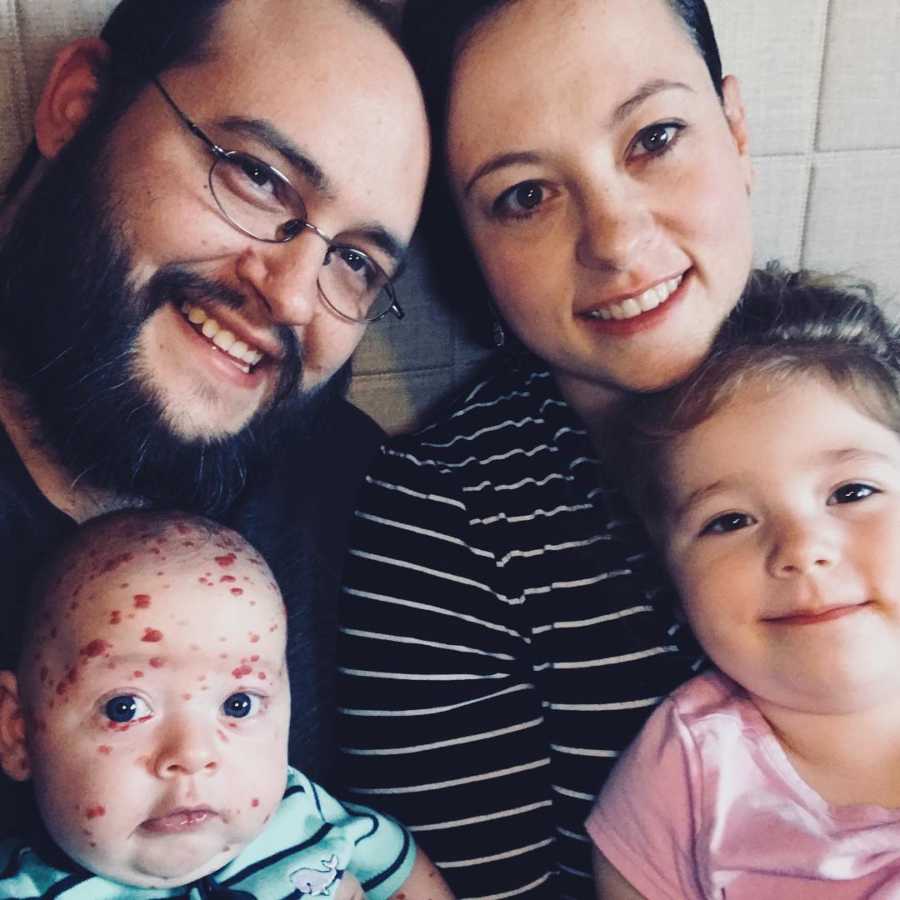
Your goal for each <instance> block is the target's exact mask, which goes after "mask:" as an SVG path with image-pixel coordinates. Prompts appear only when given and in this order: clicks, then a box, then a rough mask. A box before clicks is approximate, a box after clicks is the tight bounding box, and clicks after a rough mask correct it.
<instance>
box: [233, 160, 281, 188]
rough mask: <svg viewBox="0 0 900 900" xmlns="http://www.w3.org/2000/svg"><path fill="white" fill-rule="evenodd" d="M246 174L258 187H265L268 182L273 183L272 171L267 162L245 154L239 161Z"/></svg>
mask: <svg viewBox="0 0 900 900" xmlns="http://www.w3.org/2000/svg"><path fill="white" fill-rule="evenodd" d="M239 165H240V167H241V170H242V171H243V173H244V175H246V176H247V178H249V179H250V181H252V182H253V183H254V184H255V185H256V186H257V187H265V186H266V185H267V184H272V183H273V178H272V171H271V169H269V167H268V166H267V165H265V163H261V162H259V160H256V159H253V157H250V156H245V157H243V158H242V159H241V161H240V163H239Z"/></svg>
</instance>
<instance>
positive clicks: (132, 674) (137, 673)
mask: <svg viewBox="0 0 900 900" xmlns="http://www.w3.org/2000/svg"><path fill="white" fill-rule="evenodd" d="M131 677H132V678H143V677H144V673H143V672H140V671H138V672H132V673H131Z"/></svg>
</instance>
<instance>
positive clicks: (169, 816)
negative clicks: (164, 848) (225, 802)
mask: <svg viewBox="0 0 900 900" xmlns="http://www.w3.org/2000/svg"><path fill="white" fill-rule="evenodd" d="M218 817H219V816H218V813H215V812H213V810H211V809H210V808H209V807H207V806H198V807H194V808H192V809H188V808H182V809H173V810H172V812H170V813H166V815H164V816H159V817H157V818H155V819H147V821H146V822H142V823H141V830H142V831H149V832H150V833H151V834H181V833H183V832H185V831H192V830H194V829H197V828H202V827H203V826H204V825H206V824H207V822H209V821H210V820H212V819H217V818H218Z"/></svg>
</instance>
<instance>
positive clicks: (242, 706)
mask: <svg viewBox="0 0 900 900" xmlns="http://www.w3.org/2000/svg"><path fill="white" fill-rule="evenodd" d="M258 711H259V697H257V696H256V695H255V694H248V693H245V692H244V691H238V692H237V693H235V694H232V695H231V696H230V697H229V698H228V699H227V700H226V701H225V702H224V703H223V704H222V712H223V713H224V714H225V715H226V716H230V717H231V718H233V719H246V718H247V716H249V715H251V714H253V713H256V712H258Z"/></svg>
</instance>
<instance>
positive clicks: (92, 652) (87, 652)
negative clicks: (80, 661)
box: [81, 638, 110, 659]
mask: <svg viewBox="0 0 900 900" xmlns="http://www.w3.org/2000/svg"><path fill="white" fill-rule="evenodd" d="M109 648H110V644H109V643H108V642H107V641H103V640H101V639H100V638H96V639H95V640H93V641H91V642H90V643H89V644H86V645H85V646H84V647H82V648H81V655H82V656H86V657H87V658H88V659H94V658H96V657H98V656H102V655H103V654H104V653H106V652H107V650H109Z"/></svg>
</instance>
